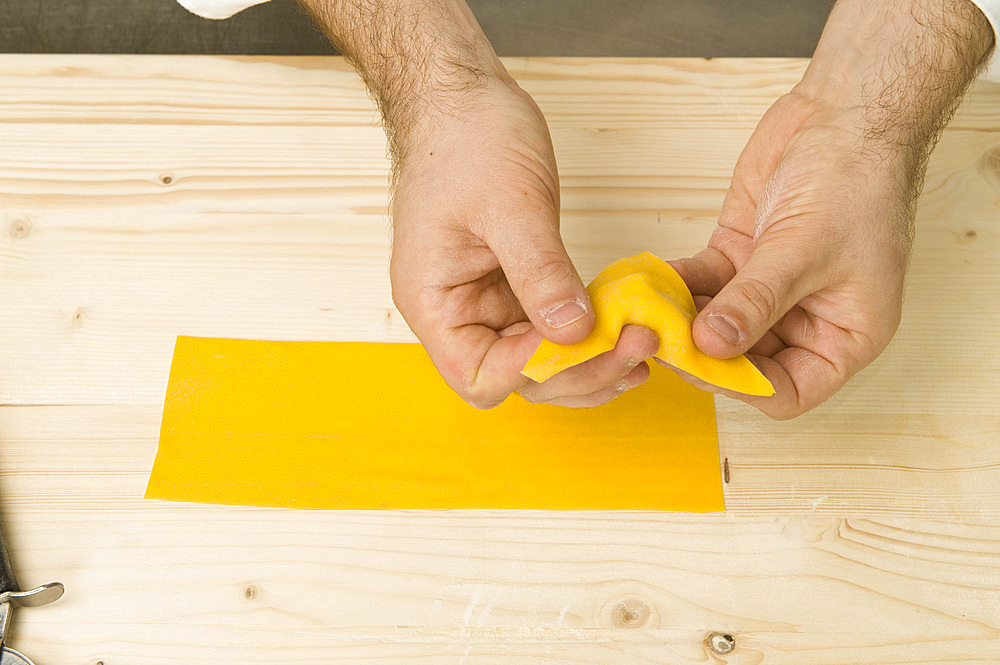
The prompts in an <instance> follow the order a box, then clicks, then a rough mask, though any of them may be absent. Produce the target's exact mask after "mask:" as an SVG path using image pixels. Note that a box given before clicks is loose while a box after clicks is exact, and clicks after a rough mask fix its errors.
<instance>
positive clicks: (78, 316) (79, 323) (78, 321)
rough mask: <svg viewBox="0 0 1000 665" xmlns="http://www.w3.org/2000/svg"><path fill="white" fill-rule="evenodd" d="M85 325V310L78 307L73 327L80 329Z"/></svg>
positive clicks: (74, 314) (74, 315) (74, 313)
mask: <svg viewBox="0 0 1000 665" xmlns="http://www.w3.org/2000/svg"><path fill="white" fill-rule="evenodd" d="M82 325H83V308H82V307H77V308H76V311H74V312H73V327H74V328H79V327H80V326H82Z"/></svg>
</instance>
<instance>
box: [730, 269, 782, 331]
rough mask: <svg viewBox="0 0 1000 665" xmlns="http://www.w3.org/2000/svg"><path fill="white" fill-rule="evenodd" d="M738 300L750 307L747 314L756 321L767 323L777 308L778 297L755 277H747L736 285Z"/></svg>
mask: <svg viewBox="0 0 1000 665" xmlns="http://www.w3.org/2000/svg"><path fill="white" fill-rule="evenodd" d="M736 295H737V296H738V297H739V298H740V300H742V301H743V302H745V303H747V304H748V305H749V307H750V310H751V311H749V312H747V313H748V314H752V315H753V316H754V317H755V318H756V319H758V320H761V321H767V322H769V321H770V319H771V317H772V316H773V315H774V312H775V311H776V310H777V307H778V296H777V294H776V293H775V292H774V289H772V288H771V287H770V286H769V285H768V284H767V283H766V282H764V281H762V280H760V279H757V278H756V277H748V278H746V279H744V280H742V281H740V283H739V284H738V285H737V294H736Z"/></svg>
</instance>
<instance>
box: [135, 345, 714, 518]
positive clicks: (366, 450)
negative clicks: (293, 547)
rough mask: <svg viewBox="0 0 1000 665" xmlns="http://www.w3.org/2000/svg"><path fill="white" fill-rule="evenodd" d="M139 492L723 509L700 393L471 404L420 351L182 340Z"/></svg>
mask: <svg viewBox="0 0 1000 665" xmlns="http://www.w3.org/2000/svg"><path fill="white" fill-rule="evenodd" d="M146 497H147V498H152V499H167V500H173V501H195V502H204V503H223V504H239V505H253V506H284V507H291V508H337V509H397V508H517V509H543V510H685V511H695V512H708V511H718V510H723V508H724V506H723V497H722V483H721V478H720V473H719V453H718V442H717V438H716V428H715V410H714V403H713V400H712V395H710V394H709V393H706V392H703V391H701V390H698V389H696V388H693V387H691V386H689V385H688V384H686V383H684V382H683V381H682V380H681V379H679V378H678V377H676V376H675V375H674V374H673V373H672V372H670V371H668V370H666V369H663V368H658V367H654V368H653V372H652V376H651V377H650V379H649V381H648V382H647V384H646V385H644V386H642V387H640V388H638V389H635V390H632V391H629V392H628V393H625V394H624V395H623V396H622V397H619V398H618V399H616V400H614V401H613V402H611V403H610V404H608V405H606V406H602V407H597V408H592V409H567V408H562V407H555V406H542V405H533V404H529V403H527V402H525V401H524V400H523V399H521V398H520V397H519V396H516V395H514V396H511V397H510V398H508V399H507V401H506V402H504V403H503V404H502V405H500V406H499V407H497V408H495V409H492V410H489V411H479V410H477V409H474V408H473V407H471V406H468V405H467V404H466V403H465V402H464V401H462V399H461V398H459V397H458V396H457V395H456V394H454V393H453V392H452V391H451V389H450V388H449V387H448V386H447V385H446V384H445V382H444V380H443V379H442V378H441V377H440V376H439V375H438V373H437V371H436V370H435V369H434V366H433V365H432V364H431V361H430V359H429V358H428V357H427V355H426V353H425V352H424V350H423V347H422V346H420V345H418V344H375V343H353V342H352V343H339V342H337V343H333V342H270V341H248V340H233V339H207V338H196V337H179V338H178V339H177V345H176V347H175V349H174V358H173V363H172V365H171V368H170V381H169V386H168V388H167V395H166V401H165V403H164V407H163V420H162V424H161V428H160V445H159V450H158V451H157V454H156V460H155V462H154V464H153V470H152V473H151V475H150V479H149V485H148V486H147V488H146Z"/></svg>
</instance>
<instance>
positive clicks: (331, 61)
mask: <svg viewBox="0 0 1000 665" xmlns="http://www.w3.org/2000/svg"><path fill="white" fill-rule="evenodd" d="M0 62H2V68H0V72H2V74H0V90H2V94H0V202H2V206H0V214H2V216H3V219H2V220H0V221H2V226H0V271H2V282H0V283H2V288H0V311H2V312H3V318H2V324H0V349H2V351H0V402H2V405H3V406H2V407H0V497H2V500H0V511H2V514H3V520H4V522H5V525H6V531H7V536H8V541H9V545H10V548H11V554H12V557H13V559H14V564H15V567H16V569H17V571H18V573H19V577H20V578H21V582H22V584H24V585H35V584H40V583H43V582H48V581H50V580H53V579H58V580H61V581H63V582H65V583H66V587H67V593H66V596H65V597H64V599H63V600H61V601H59V602H58V603H56V604H55V605H51V606H49V607H45V608H41V609H35V610H20V611H18V612H17V613H16V614H15V618H14V621H15V623H14V627H13V633H12V635H11V636H10V639H9V642H10V644H12V645H14V646H15V647H19V648H21V649H22V650H23V651H25V652H27V653H28V655H29V656H32V657H34V659H35V660H36V661H37V665H54V664H56V663H60V664H62V663H67V664H78V665H85V664H87V665H94V664H96V663H103V664H104V665H148V664H153V663H156V664H160V663H164V664H165V663H171V664H173V663H178V662H193V663H268V664H272V663H289V664H292V663H294V664H307V663H309V664H311V663H359V662H364V663H455V664H458V663H467V664H469V665H474V664H477V663H478V664H486V663H505V664H506V663H510V664H513V663H593V664H597V663H630V664H631V663H671V664H675V663H715V662H728V663H762V662H763V663H789V664H793V663H794V664H796V665H799V664H809V663H829V664H831V665H833V664H836V665H844V664H848V663H913V662H934V663H963V664H965V663H969V662H977V663H997V662H1000V650H998V647H1000V403H998V399H1000V353H998V349H1000V342H998V341H997V340H998V335H1000V298H998V297H997V293H998V291H1000V228H998V222H1000V86H997V85H992V84H985V83H984V84H981V85H979V86H978V87H977V89H976V90H975V92H974V94H973V95H972V97H971V99H970V100H969V101H968V102H967V103H966V105H965V106H964V108H963V110H962V111H961V112H960V114H959V115H958V117H957V118H956V120H955V121H954V122H953V123H952V125H951V127H950V128H949V129H948V130H947V132H946V133H945V136H944V138H943V140H942V142H941V145H940V146H939V148H938V150H937V152H936V153H935V155H934V157H933V159H932V163H931V167H930V171H929V174H928V177H927V184H926V189H925V194H924V197H923V199H922V201H921V204H920V210H919V219H918V224H917V226H918V234H917V245H916V249H915V252H914V256H913V263H912V269H911V272H910V276H909V281H908V291H907V297H906V307H905V313H904V320H903V324H902V326H901V328H900V330H899V333H898V334H897V336H896V338H895V341H894V342H893V343H892V345H891V346H890V347H889V349H888V350H887V351H886V352H885V353H884V354H883V355H882V357H881V358H880V359H879V360H878V361H877V362H876V363H875V364H873V365H872V366H871V367H870V368H868V369H867V370H865V371H864V372H863V373H862V374H860V375H859V376H858V377H856V378H855V379H854V380H853V381H852V382H851V383H850V384H849V385H848V386H847V387H846V388H845V389H843V390H842V391H841V392H840V393H839V394H838V395H837V396H836V397H834V398H833V399H831V400H830V401H829V402H828V403H827V404H826V405H824V406H823V407H822V408H820V409H817V410H816V411H814V412H812V413H810V414H808V415H806V416H804V417H802V418H799V419H796V420H794V421H791V422H784V423H776V422H772V421H769V420H768V419H766V418H764V417H763V416H761V415H759V414H757V413H755V412H754V411H752V410H750V409H749V408H747V407H745V406H743V405H742V404H739V403H734V402H732V401H728V400H725V399H719V401H718V402H717V404H718V421H719V429H720V445H721V453H722V455H723V456H724V457H726V458H728V460H729V465H730V468H731V478H730V482H729V483H728V484H727V485H726V488H725V491H726V500H727V503H728V506H729V509H728V511H727V512H726V513H725V514H715V515H685V514H670V513H666V514H661V513H582V514H581V513H545V512H527V513H526V512H515V511H486V512H476V511H458V512H450V511H445V512H420V511H416V512H295V511H286V510H276V509H275V510H266V509H253V508H230V507H214V506H202V505H184V504H171V503H163V502H155V501H146V500H144V499H143V498H142V493H143V490H144V487H145V482H146V478H147V475H148V473H149V469H150V465H151V463H152V460H153V455H154V453H155V450H156V440H157V434H158V424H159V417H160V409H161V406H162V399H163V394H164V388H165V385H166V379H167V371H168V367H169V362H170V354H171V349H172V345H173V341H174V337H175V336H176V335H178V334H192V335H207V336H232V337H252V338H266V339H322V340H369V341H399V340H410V339H412V337H411V334H410V333H409V331H408V329H407V327H406V325H405V323H404V322H403V321H402V319H401V318H400V316H399V315H398V313H397V312H396V310H395V309H394V308H393V305H392V302H391V299H390V295H389V284H388V279H387V257H388V243H387V238H388V227H387V220H386V172H387V162H386V159H385V147H384V139H383V137H382V134H381V131H380V130H379V129H378V128H377V127H376V126H375V119H376V114H375V110H374V107H373V104H372V103H371V102H370V101H369V99H368V98H367V97H366V95H365V93H364V91H363V89H362V87H361V85H360V84H359V82H358V80H357V78H356V77H355V76H354V75H353V74H351V73H350V72H349V70H348V69H347V68H346V67H345V65H344V63H343V62H342V61H341V60H339V59H335V58H210V57H138V56H137V57H121V56H92V57H87V56H75V55H74V56H31V55H28V56H3V57H0ZM507 64H508V66H509V68H510V70H511V72H512V73H513V74H514V75H515V76H516V77H517V78H518V80H519V81H521V82H522V84H523V86H524V87H525V88H526V89H527V90H528V91H529V92H531V93H532V94H533V95H534V96H535V99H537V100H538V102H539V104H540V105H541V107H542V109H543V110H544V111H545V113H546V115H547V117H548V119H549V122H550V124H551V127H552V134H553V138H554V141H555V147H556V153H557V157H558V159H559V164H560V168H561V175H562V186H563V206H564V209H563V224H564V229H565V231H564V235H565V238H566V242H567V245H568V247H569V251H570V254H571V255H572V256H573V258H574V260H575V261H576V263H577V265H578V267H579V268H580V271H581V273H582V274H583V276H584V278H585V279H589V278H590V277H592V276H593V275H594V274H595V273H596V272H597V270H598V269H599V268H600V267H602V266H603V265H605V264H606V263H608V262H610V261H611V260H613V259H615V258H617V257H619V256H622V255H626V254H630V253H634V252H637V251H640V250H643V249H650V250H653V251H654V252H656V253H658V254H660V255H661V256H664V257H677V256H680V255H687V254H689V253H691V252H693V251H695V250H697V249H698V248H699V247H701V246H702V245H703V243H704V242H705V240H706V239H707V236H708V233H709V231H710V230H711V228H712V226H713V225H714V222H715V216H716V214H717V212H718V210H719V206H720V204H721V201H722V197H723V194H724V192H725V189H726V187H727V185H728V179H729V175H730V173H731V170H732V166H733V164H734V163H735V159H736V156H737V154H738V153H739V151H740V149H741V148H742V146H743V143H744V142H745V140H746V138H747V137H748V136H749V134H750V132H751V131H752V129H753V127H754V126H755V124H756V121H757V119H758V118H759V117H760V116H761V114H762V113H763V112H764V110H765V109H766V108H767V107H768V105H769V104H770V103H771V102H772V101H773V100H774V99H775V98H776V97H777V96H778V95H780V94H781V93H782V92H784V91H786V90H787V89H788V88H789V87H790V86H791V85H792V84H793V83H794V82H795V81H796V80H797V78H798V77H799V76H800V74H801V72H802V69H803V67H804V64H805V63H804V62H803V61H800V60H767V61H763V60H711V61H706V60H694V59H691V60H598V59H563V60H548V59H544V60H540V59H522V60H518V59H511V60H508V61H507ZM849 222H850V220H845V223H849ZM649 417H651V418H660V419H662V420H663V422H664V426H666V427H669V414H667V413H651V414H649ZM712 631H723V632H728V633H731V634H732V635H734V636H735V638H736V641H737V645H736V649H735V651H734V652H733V653H732V654H730V656H728V657H726V658H722V657H719V656H716V655H714V654H712V653H711V652H709V651H708V650H707V648H706V646H705V639H706V636H707V635H708V634H709V633H710V632H712Z"/></svg>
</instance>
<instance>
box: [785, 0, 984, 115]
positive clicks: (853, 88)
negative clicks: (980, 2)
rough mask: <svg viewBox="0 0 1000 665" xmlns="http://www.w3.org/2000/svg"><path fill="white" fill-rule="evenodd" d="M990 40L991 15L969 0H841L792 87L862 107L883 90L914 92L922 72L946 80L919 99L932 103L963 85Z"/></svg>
mask: <svg viewBox="0 0 1000 665" xmlns="http://www.w3.org/2000/svg"><path fill="white" fill-rule="evenodd" d="M993 41H994V35H993V30H992V27H991V26H990V23H989V21H988V20H987V18H986V16H985V15H984V14H983V13H982V11H980V10H979V8H978V7H977V6H976V5H975V4H974V3H972V2H971V1H970V0H840V1H839V2H837V4H836V5H835V6H834V8H833V10H832V11H831V13H830V17H829V20H828V21H827V24H826V26H825V27H824V29H823V34H822V36H821V38H820V41H819V44H818V45H817V47H816V52H815V53H814V55H813V58H812V60H811V61H810V63H809V67H808V69H807V70H806V73H805V75H804V76H803V78H802V82H801V83H800V84H799V85H798V86H796V87H797V89H798V91H799V92H801V93H803V94H806V95H808V96H810V97H813V98H817V99H821V100H823V101H825V102H827V103H832V104H834V105H836V106H840V107H844V108H850V107H856V108H862V107H865V106H868V105H871V104H872V102H873V101H874V99H875V98H876V96H878V95H879V94H882V93H883V92H884V91H885V90H886V89H896V90H897V91H898V94H899V95H900V96H906V93H907V92H910V93H911V94H913V95H915V94H916V93H917V91H918V90H919V88H920V84H921V83H924V82H925V81H926V80H927V79H930V78H937V79H949V80H948V81H947V84H948V85H944V86H937V87H939V88H940V89H939V90H936V91H935V92H936V93H938V94H936V95H934V94H932V95H930V96H928V97H927V98H924V100H923V101H924V103H927V102H935V101H937V100H936V99H935V97H946V96H949V95H951V96H954V92H955V90H958V91H962V90H964V89H965V86H966V85H967V84H968V83H969V82H971V81H972V80H973V79H974V77H975V75H976V74H977V73H978V72H979V70H980V69H981V67H982V66H983V65H984V64H985V63H986V61H987V58H988V56H989V54H990V53H991V51H992V48H993ZM914 101H916V100H914Z"/></svg>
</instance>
